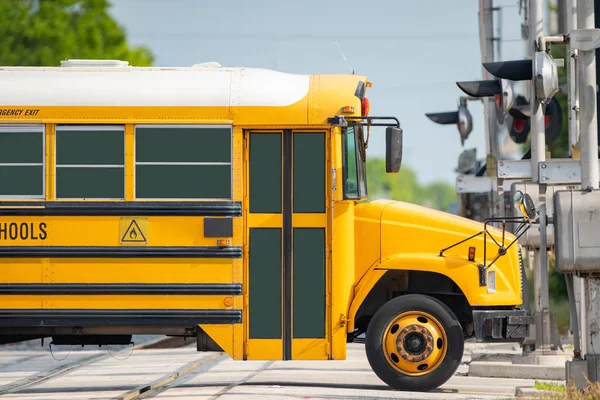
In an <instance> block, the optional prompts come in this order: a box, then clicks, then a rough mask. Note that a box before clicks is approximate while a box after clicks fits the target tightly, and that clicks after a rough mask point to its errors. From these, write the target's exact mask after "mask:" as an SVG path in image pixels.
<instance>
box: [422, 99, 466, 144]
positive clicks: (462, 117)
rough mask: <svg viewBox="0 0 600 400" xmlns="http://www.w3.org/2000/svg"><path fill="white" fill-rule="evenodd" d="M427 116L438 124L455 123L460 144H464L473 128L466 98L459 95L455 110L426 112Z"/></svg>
mask: <svg viewBox="0 0 600 400" xmlns="http://www.w3.org/2000/svg"><path fill="white" fill-rule="evenodd" d="M425 115H426V116H427V118H429V119H430V120H432V121H433V122H435V123H436V124H440V125H452V124H456V126H457V128H458V133H459V134H460V144H461V145H462V146H464V145H465V140H467V138H468V137H469V134H470V133H471V131H472V130H473V117H472V116H471V112H470V111H469V109H468V108H467V98H465V97H461V98H460V103H459V105H458V110H457V111H449V112H441V113H428V114H425Z"/></svg>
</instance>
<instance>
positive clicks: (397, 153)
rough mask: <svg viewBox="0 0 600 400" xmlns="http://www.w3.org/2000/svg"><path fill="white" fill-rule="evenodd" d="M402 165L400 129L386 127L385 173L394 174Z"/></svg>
mask: <svg viewBox="0 0 600 400" xmlns="http://www.w3.org/2000/svg"><path fill="white" fill-rule="evenodd" d="M400 164H402V128H395V127H392V126H388V127H387V128H386V130H385V172H387V173H390V172H391V173H396V172H398V171H400Z"/></svg>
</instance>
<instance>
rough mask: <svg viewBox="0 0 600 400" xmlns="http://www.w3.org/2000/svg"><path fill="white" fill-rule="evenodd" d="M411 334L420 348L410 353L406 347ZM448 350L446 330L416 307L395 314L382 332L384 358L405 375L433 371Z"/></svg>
mask: <svg viewBox="0 0 600 400" xmlns="http://www.w3.org/2000/svg"><path fill="white" fill-rule="evenodd" d="M411 335H414V336H413V337H414V338H415V339H416V340H419V341H420V343H422V349H420V350H419V351H418V352H416V353H412V352H411V351H410V349H409V348H407V347H406V342H407V341H409V340H410V339H411ZM447 350H448V340H447V337H446V331H445V330H444V327H443V326H442V324H440V322H439V321H438V320H437V319H436V318H434V317H433V316H431V315H429V314H427V313H424V312H419V311H410V312H405V313H402V314H400V315H398V316H397V317H396V318H394V320H393V321H392V322H390V323H389V324H388V326H387V327H386V328H385V331H384V332H383V352H384V354H385V358H386V360H387V362H388V363H389V364H390V365H391V366H392V368H394V369H395V370H397V371H398V372H400V373H402V374H404V375H408V376H423V375H427V374H429V373H431V372H433V371H435V370H436V369H437V368H438V367H439V365H440V364H441V363H442V361H443V360H444V357H445V356H446V352H447Z"/></svg>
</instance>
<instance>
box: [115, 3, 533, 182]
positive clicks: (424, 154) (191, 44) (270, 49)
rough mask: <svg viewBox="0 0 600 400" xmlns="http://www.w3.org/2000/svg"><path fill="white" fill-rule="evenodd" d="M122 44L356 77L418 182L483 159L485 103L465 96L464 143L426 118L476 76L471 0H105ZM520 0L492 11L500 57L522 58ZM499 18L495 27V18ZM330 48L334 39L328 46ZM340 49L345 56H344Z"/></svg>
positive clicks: (376, 142) (170, 55) (377, 139)
mask: <svg viewBox="0 0 600 400" xmlns="http://www.w3.org/2000/svg"><path fill="white" fill-rule="evenodd" d="M111 3H112V4H113V6H112V8H111V13H112V15H113V16H114V18H115V19H116V20H117V21H118V22H119V23H120V24H121V25H122V26H123V27H124V28H125V30H126V32H127V37H128V40H129V42H130V43H131V44H134V45H145V46H147V47H149V48H150V50H151V51H152V52H153V53H154V55H155V57H156V58H155V62H154V64H155V65H157V66H191V65H193V64H196V63H201V62H208V61H216V62H218V63H220V64H221V65H223V66H227V67H257V68H269V69H274V70H278V71H282V72H288V73H300V74H313V73H324V74H328V73H333V74H338V73H350V72H351V69H350V67H349V65H348V63H349V64H350V65H351V67H352V68H353V69H354V71H355V73H356V74H360V75H366V76H367V77H368V78H369V81H371V82H373V87H372V88H370V89H368V91H367V97H368V98H369V100H370V103H371V112H370V115H385V116H388V115H393V116H396V117H398V119H399V120H400V123H401V126H402V129H403V131H404V158H403V165H405V166H408V167H410V168H412V169H414V170H415V171H416V172H417V174H418V177H419V180H420V181H421V182H422V183H430V182H432V181H439V180H441V181H445V182H447V183H449V184H452V185H454V182H455V180H456V176H457V174H456V173H455V172H454V170H455V168H456V167H457V165H458V156H459V155H460V153H461V152H462V151H463V150H464V149H471V148H476V149H477V158H478V159H483V158H485V134H484V129H485V128H484V119H483V108H482V107H481V104H479V103H476V102H470V103H469V109H470V111H471V113H472V114H473V125H474V127H473V131H472V133H471V135H470V136H469V138H468V139H467V141H466V142H465V147H464V148H463V147H462V146H461V144H460V138H459V134H458V131H457V129H456V127H455V126H453V125H450V126H442V125H437V124H434V123H433V122H431V121H430V120H429V119H427V117H425V113H428V112H440V111H455V110H456V107H457V104H458V98H459V96H461V95H462V92H461V91H460V89H458V87H457V86H456V83H455V82H456V81H461V80H479V79H482V68H481V52H480V44H479V26H478V3H479V2H478V1H474V0H470V1H469V0H452V1H449V0H421V1H412V0H371V1H358V0H303V1H290V0H220V1H208V0H169V1H166V0H111ZM518 4H519V0H495V1H494V6H495V7H501V8H502V13H501V14H502V15H501V17H502V18H501V20H499V15H498V13H496V17H495V27H496V28H497V27H498V26H501V38H502V41H501V42H500V57H501V58H498V55H496V58H497V60H498V59H500V60H511V59H520V58H523V57H524V55H525V42H524V41H523V40H522V39H521V23H522V19H523V18H522V14H521V15H519V7H518ZM500 22H501V23H500ZM336 43H337V45H336ZM338 45H339V48H341V50H342V52H343V54H344V55H345V57H346V59H347V60H348V63H346V61H344V58H343V57H342V54H341V53H340V50H339V49H338ZM371 134H372V136H371V139H370V141H369V149H368V152H367V154H368V156H372V157H373V156H375V157H377V156H378V157H383V156H384V154H385V153H384V151H385V136H384V128H374V129H373V130H372V131H371Z"/></svg>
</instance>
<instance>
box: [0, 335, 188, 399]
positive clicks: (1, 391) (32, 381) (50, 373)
mask: <svg viewBox="0 0 600 400" xmlns="http://www.w3.org/2000/svg"><path fill="white" fill-rule="evenodd" d="M182 343H183V340H182V339H181V338H171V337H168V338H165V339H159V340H157V341H155V342H151V343H142V344H140V345H138V346H134V347H133V351H135V350H143V349H152V348H176V347H182V346H185V345H188V344H190V343H189V342H188V343H186V344H182ZM128 352H131V350H130V349H123V350H120V351H118V352H116V353H115V354H114V355H119V354H124V353H128ZM41 356H42V355H41V354H38V355H31V356H27V357H23V358H19V359H17V360H16V362H14V363H13V364H16V363H20V362H26V361H28V360H31V359H35V358H38V357H41ZM109 357H111V354H110V353H109V352H106V353H103V354H94V355H91V356H87V357H83V358H80V359H78V360H76V361H73V362H70V363H67V364H62V365H59V366H57V367H54V368H51V369H47V370H45V371H40V372H36V373H35V374H33V375H30V376H28V377H26V378H23V379H19V380H17V381H15V382H11V383H8V384H5V385H0V396H3V395H6V394H9V393H17V392H19V391H21V390H23V389H26V388H29V387H31V386H35V385H38V384H40V383H43V382H46V381H48V380H50V379H52V378H56V377H59V376H62V375H65V374H67V373H69V372H72V371H73V370H75V369H78V368H81V367H84V366H86V365H89V364H92V363H94V362H98V361H101V360H104V359H108V358H109ZM8 367H10V364H8V365H3V366H2V368H0V372H1V371H2V369H6V368H8Z"/></svg>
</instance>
